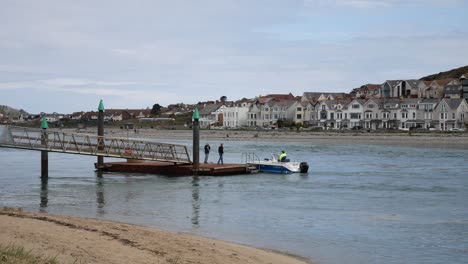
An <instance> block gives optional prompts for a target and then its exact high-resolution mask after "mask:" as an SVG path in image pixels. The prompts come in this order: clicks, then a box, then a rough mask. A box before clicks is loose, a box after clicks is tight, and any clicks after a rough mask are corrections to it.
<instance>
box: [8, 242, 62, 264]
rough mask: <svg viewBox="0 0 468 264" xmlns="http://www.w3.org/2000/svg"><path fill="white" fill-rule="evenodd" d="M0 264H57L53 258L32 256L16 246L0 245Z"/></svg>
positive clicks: (29, 252)
mask: <svg viewBox="0 0 468 264" xmlns="http://www.w3.org/2000/svg"><path fill="white" fill-rule="evenodd" d="M0 263H2V264H3V263H5V264H58V263H59V262H58V261H57V260H56V259H55V258H45V257H43V256H38V255H34V254H32V253H31V251H30V250H29V251H28V250H25V249H24V248H23V247H18V246H13V245H9V246H3V245H0Z"/></svg>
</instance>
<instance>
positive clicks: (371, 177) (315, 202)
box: [0, 141, 468, 264]
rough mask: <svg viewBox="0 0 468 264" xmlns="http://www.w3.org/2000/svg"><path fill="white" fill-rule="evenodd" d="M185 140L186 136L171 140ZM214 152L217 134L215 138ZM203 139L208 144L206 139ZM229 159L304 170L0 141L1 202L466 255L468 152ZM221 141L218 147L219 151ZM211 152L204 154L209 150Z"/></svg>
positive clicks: (350, 247)
mask: <svg viewBox="0 0 468 264" xmlns="http://www.w3.org/2000/svg"><path fill="white" fill-rule="evenodd" d="M172 142H175V143H182V144H187V145H189V144H190V142H189V141H172ZM209 143H210V145H211V146H212V154H211V157H210V161H212V162H215V161H216V159H217V154H216V149H217V146H218V145H219V143H220V142H219V141H218V142H217V141H210V142H209ZM204 144H205V142H204V141H202V142H201V144H200V145H201V146H203V145H204ZM224 145H225V162H239V161H240V157H241V153H242V152H255V153H257V154H259V156H260V157H261V158H264V157H265V158H266V157H268V156H269V155H268V154H269V153H278V152H280V151H281V150H285V151H286V152H287V153H288V157H289V158H291V159H292V160H299V161H307V162H308V163H309V165H310V170H309V174H308V175H303V174H294V175H273V174H257V175H239V176H228V177H200V178H194V177H166V176H158V175H141V174H122V173H112V174H110V173H108V174H104V175H103V176H102V177H99V175H97V174H96V173H95V172H94V170H93V163H94V162H95V160H96V159H95V158H94V157H88V156H78V155H64V154H53V153H51V154H49V170H50V171H49V180H48V181H47V182H42V183H41V180H40V178H39V175H40V152H33V151H24V150H11V149H0V166H1V170H0V206H10V207H22V208H25V209H27V210H31V211H40V212H49V213H54V214H66V215H74V216H81V217H92V218H99V219H107V220H115V221H121V222H128V223H133V224H140V225H147V226H152V227H157V228H162V229H165V230H170V231H178V232H190V233H194V234H199V235H203V236H207V237H213V238H218V239H222V240H227V241H233V242H238V243H242V244H248V245H253V246H256V247H261V248H271V249H276V250H281V251H285V252H289V253H292V254H298V255H301V256H304V257H307V258H310V259H312V260H313V261H316V262H318V263H332V264H334V263H425V264H426V263H445V264H448V263H465V262H466V260H467V259H468V208H467V201H468V176H467V175H468V173H467V171H468V163H467V161H468V159H467V157H468V150H454V149H444V148H429V147H422V148H415V147H405V146H384V145H362V144H360V145H357V144H318V143H313V142H312V143H287V142H232V141H224ZM213 150H214V151H213ZM201 158H202V159H203V154H201Z"/></svg>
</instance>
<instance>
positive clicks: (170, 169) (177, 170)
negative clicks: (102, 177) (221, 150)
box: [101, 161, 257, 176]
mask: <svg viewBox="0 0 468 264" xmlns="http://www.w3.org/2000/svg"><path fill="white" fill-rule="evenodd" d="M101 170H103V171H110V172H129V173H150V174H162V175H168V176H189V175H195V174H198V175H203V176H226V175H239V174H249V173H256V172H257V170H256V168H255V167H252V166H249V165H247V164H219V165H218V164H216V163H208V164H200V167H199V169H198V173H197V172H196V171H194V170H193V167H192V165H188V164H174V163H169V162H158V161H149V162H148V161H146V162H144V161H132V162H107V163H104V166H103V168H101Z"/></svg>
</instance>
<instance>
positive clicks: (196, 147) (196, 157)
mask: <svg viewBox="0 0 468 264" xmlns="http://www.w3.org/2000/svg"><path fill="white" fill-rule="evenodd" d="M199 119H200V115H199V113H198V108H195V111H193V124H192V130H193V154H192V155H193V172H194V174H195V175H198V169H199V168H200V124H199Z"/></svg>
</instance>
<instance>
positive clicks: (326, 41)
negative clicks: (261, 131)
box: [0, 0, 468, 113]
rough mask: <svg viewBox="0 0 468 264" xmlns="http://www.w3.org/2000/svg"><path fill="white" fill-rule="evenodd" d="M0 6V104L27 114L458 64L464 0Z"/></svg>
mask: <svg viewBox="0 0 468 264" xmlns="http://www.w3.org/2000/svg"><path fill="white" fill-rule="evenodd" d="M0 6H1V8H0V105H8V106H11V107H14V108H17V109H24V110H26V111H27V112H29V113H40V112H46V113H52V112H59V113H72V112H76V111H92V110H97V108H98V105H99V100H101V99H102V100H103V102H104V106H105V108H106V109H110V108H119V109H126V108H129V109H132V108H140V109H141V108H147V107H150V108H151V107H152V106H153V105H154V104H156V103H158V104H160V105H162V106H167V105H169V104H173V103H187V104H192V103H197V102H200V101H208V100H217V99H219V98H220V97H221V96H226V97H227V99H228V100H238V99H242V98H244V97H245V98H254V97H256V96H259V95H266V94H272V93H290V92H291V93H292V94H293V95H296V96H300V95H302V94H303V93H304V92H350V91H351V89H353V88H355V87H359V86H361V85H363V84H366V83H383V82H384V81H385V80H392V79H419V78H421V77H423V76H426V75H429V74H434V73H438V72H441V71H446V70H450V69H453V68H458V67H461V66H465V65H468V55H467V54H468V53H467V51H468V48H467V47H468V27H467V25H468V23H467V19H466V10H468V0H413V1H403V0H380V1H373V0H330V1H326V0H316V1H314V0H197V1H189V0H184V1H182V0H166V1H160V0H148V1H146V0H141V1H139V0H134V1H120V0H99V1H95V0H81V1H75V0H41V1H36V0H0Z"/></svg>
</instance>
